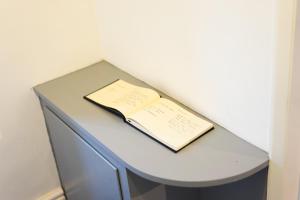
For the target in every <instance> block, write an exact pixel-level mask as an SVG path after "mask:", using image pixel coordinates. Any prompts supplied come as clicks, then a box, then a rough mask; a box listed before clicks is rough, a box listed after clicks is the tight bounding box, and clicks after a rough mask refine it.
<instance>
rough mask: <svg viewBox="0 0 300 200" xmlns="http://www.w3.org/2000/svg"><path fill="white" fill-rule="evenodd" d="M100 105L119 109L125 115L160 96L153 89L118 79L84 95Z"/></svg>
mask: <svg viewBox="0 0 300 200" xmlns="http://www.w3.org/2000/svg"><path fill="white" fill-rule="evenodd" d="M86 97H87V98H89V99H91V100H92V101H94V102H96V103H99V104H101V105H104V106H107V107H111V108H115V109H117V110H119V111H120V112H121V113H122V114H123V115H124V116H125V117H127V116H128V115H129V114H131V113H133V112H135V111H136V110H139V109H141V108H142V107H144V106H145V105H147V104H150V103H152V102H153V101H155V100H158V99H159V98H160V96H159V94H158V93H157V92H155V91H154V90H151V89H148V88H143V87H139V86H136V85H132V84H130V83H127V82H126V81H123V80H118V81H116V82H114V83H112V84H110V85H108V86H106V87H104V88H102V89H100V90H98V91H96V92H94V93H92V94H90V95H87V96H86Z"/></svg>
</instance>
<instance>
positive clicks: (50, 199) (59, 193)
mask: <svg viewBox="0 0 300 200" xmlns="http://www.w3.org/2000/svg"><path fill="white" fill-rule="evenodd" d="M65 199H66V198H65V195H64V191H63V190H62V189H61V187H58V188H55V189H53V190H51V191H50V192H48V193H46V194H44V195H42V196H40V197H39V198H37V199H36V200H65Z"/></svg>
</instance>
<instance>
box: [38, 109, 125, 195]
mask: <svg viewBox="0 0 300 200" xmlns="http://www.w3.org/2000/svg"><path fill="white" fill-rule="evenodd" d="M44 114H45V119H46V123H47V127H48V131H49V136H50V140H51V144H52V148H53V151H54V154H55V160H56V164H57V168H58V172H59V176H60V179H61V183H62V186H63V188H64V191H65V195H66V197H67V199H69V200H83V199H86V200H100V199H103V200H105V199H107V200H108V199H111V200H121V192H120V185H119V177H118V170H117V168H116V167H114V166H113V165H112V164H111V163H109V162H108V161H107V160H106V159H105V158H104V157H103V156H101V155H100V154H99V153H98V152H96V151H95V150H94V149H93V148H92V147H91V146H90V145H88V144H87V143H86V142H85V141H84V140H83V139H82V138H80V137H79V136H78V135H77V134H76V133H75V132H74V131H73V130H72V129H70V128H69V127H68V126H67V125H65V124H64V123H63V122H62V121H61V120H60V119H59V118H57V117H56V116H55V115H54V114H53V113H52V112H51V111H49V110H48V109H47V108H45V109H44Z"/></svg>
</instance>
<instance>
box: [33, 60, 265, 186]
mask: <svg viewBox="0 0 300 200" xmlns="http://www.w3.org/2000/svg"><path fill="white" fill-rule="evenodd" d="M117 78H120V79H124V80H126V81H128V82H131V83H134V84H137V85H141V86H147V84H145V83H144V82H142V81H140V80H138V79H136V78H134V77H133V76H131V75H129V74H127V73H126V72H124V71H121V70H120V69H118V68H116V67H114V66H112V65H111V64H109V63H108V62H106V61H102V62H99V63H97V64H94V65H91V66H89V67H86V68H84V69H81V70H79V71H76V72H73V73H70V74H68V75H65V76H63V77H60V78H57V79H55V80H52V81H49V82H47V83H44V84H41V85H38V86H36V87H35V91H36V93H37V94H38V96H39V97H40V98H41V100H42V101H43V102H44V104H46V106H47V107H49V108H50V109H51V110H52V111H54V112H55V113H56V114H57V115H58V116H59V117H60V118H61V119H63V121H65V122H66V123H67V124H68V125H69V126H70V127H71V128H72V129H74V130H75V131H76V132H77V133H78V134H79V135H80V136H81V137H82V138H83V139H85V140H86V141H87V142H88V143H90V144H91V145H92V146H93V147H94V148H95V149H98V150H99V151H102V152H106V155H109V157H111V158H112V159H113V160H115V161H117V162H118V163H121V165H124V166H125V167H126V168H128V169H129V170H131V171H132V172H134V173H136V174H138V175H140V176H142V177H144V178H147V179H150V180H152V181H155V182H160V183H163V184H169V185H176V186H184V187H204V186H215V185H221V184H225V183H229V182H233V181H237V180H240V179H243V178H245V177H247V176H249V175H252V174H254V173H256V172H258V171H259V170H261V169H263V168H265V167H267V166H268V155H267V153H266V152H264V151H262V150H261V149H259V148H257V147H255V146H253V145H251V144H249V143H247V142H246V141H244V140H242V139H240V138H239V137H237V136H235V135H234V134H232V133H230V132H229V131H227V130H226V129H224V128H222V127H220V126H219V125H217V124H215V129H214V130H212V131H210V132H209V133H208V134H206V135H204V136H203V137H201V138H200V139H198V140H196V141H195V142H193V143H192V144H190V145H189V146H187V147H185V148H184V149H182V150H181V151H179V152H178V153H174V152H172V151H170V150H169V149H167V148H166V147H164V146H162V145H161V144H159V143H157V142H155V141H154V140H152V139H150V138H149V137H147V136H146V135H144V134H143V133H141V132H139V131H137V130H135V129H134V128H132V127H130V126H129V125H128V124H126V123H124V122H123V121H122V119H121V118H119V117H117V116H115V115H114V114H111V113H109V112H107V111H105V110H103V109H101V108H100V107H98V106H96V105H94V104H92V103H90V102H88V101H87V100H85V99H83V96H84V95H86V94H88V93H90V92H92V91H95V90H97V89H98V88H100V87H102V86H104V85H106V84H108V83H110V82H112V81H114V80H116V79H117ZM147 87H149V86H147ZM162 96H165V95H164V94H162Z"/></svg>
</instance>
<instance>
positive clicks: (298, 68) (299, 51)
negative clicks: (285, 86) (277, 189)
mask: <svg viewBox="0 0 300 200" xmlns="http://www.w3.org/2000/svg"><path fill="white" fill-rule="evenodd" d="M297 7H298V8H297V10H298V11H297V18H296V20H297V21H296V30H295V43H294V45H295V46H294V52H293V54H294V58H293V61H294V63H293V68H292V70H291V75H290V78H291V82H290V96H289V104H288V106H289V107H288V115H287V117H288V125H287V134H286V137H287V141H286V150H285V162H284V163H285V165H284V174H283V177H284V188H283V189H284V199H291V200H293V199H295V200H296V199H297V200H299V199H298V198H297V197H298V195H299V194H300V185H299V183H300V145H299V143H300V123H299V122H300V121H299V120H300V57H299V55H300V12H299V10H300V1H299V0H298V6H297ZM299 198H300V196H299Z"/></svg>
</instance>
